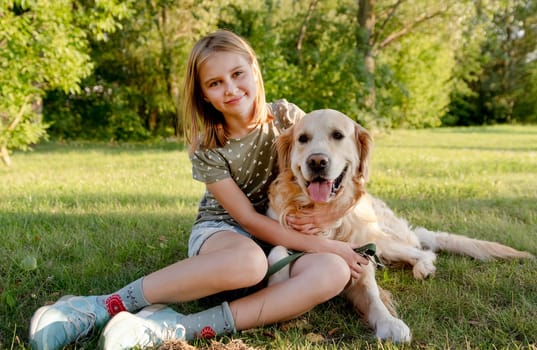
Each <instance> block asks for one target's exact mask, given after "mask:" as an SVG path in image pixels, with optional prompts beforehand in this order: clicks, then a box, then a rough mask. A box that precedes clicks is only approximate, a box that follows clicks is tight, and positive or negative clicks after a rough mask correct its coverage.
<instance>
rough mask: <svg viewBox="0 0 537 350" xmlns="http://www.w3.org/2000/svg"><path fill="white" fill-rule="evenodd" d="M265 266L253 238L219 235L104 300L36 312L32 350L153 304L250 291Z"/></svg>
mask: <svg viewBox="0 0 537 350" xmlns="http://www.w3.org/2000/svg"><path fill="white" fill-rule="evenodd" d="M266 270H267V262H266V258H265V255H264V253H263V251H262V249H261V248H260V247H259V246H258V245H257V244H256V243H255V242H253V241H252V240H251V239H250V238H247V237H245V236H242V235H239V234H236V233H233V232H219V233H216V234H214V235H213V236H211V238H209V239H208V240H207V241H206V243H205V244H204V246H203V249H202V251H201V252H200V255H198V256H196V257H193V258H189V259H185V260H183V261H179V262H177V263H175V264H173V265H170V266H168V267H165V268H163V269H161V270H159V271H157V272H154V273H152V274H150V275H148V276H147V277H145V278H143V279H139V280H136V281H134V282H132V283H131V284H129V285H127V286H125V287H123V288H121V289H120V290H118V291H117V292H115V293H113V294H110V295H103V296H88V297H69V298H62V299H60V300H59V301H58V302H56V303H55V304H53V305H49V306H44V307H42V308H40V309H39V310H37V311H36V313H35V314H34V316H33V317H32V321H31V324H30V343H31V346H32V347H33V348H34V349H59V348H62V347H63V346H65V345H67V344H69V343H72V342H74V341H76V340H78V339H80V338H82V337H84V336H85V335H87V334H89V333H90V331H91V330H92V329H94V328H101V327H103V326H104V325H105V324H106V323H107V322H108V320H109V319H110V318H111V317H112V316H114V315H115V314H116V313H118V312H120V311H123V310H126V311H130V312H134V311H137V310H138V309H140V308H142V307H144V306H146V305H149V304H153V303H170V302H181V301H189V300H194V299H198V298H201V297H204V296H207V295H211V294H214V293H217V292H221V291H224V290H230V289H236V288H242V287H249V286H252V285H254V284H256V283H258V282H259V281H261V279H262V278H263V276H264V274H265V272H266Z"/></svg>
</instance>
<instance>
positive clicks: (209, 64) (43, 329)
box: [30, 30, 368, 349]
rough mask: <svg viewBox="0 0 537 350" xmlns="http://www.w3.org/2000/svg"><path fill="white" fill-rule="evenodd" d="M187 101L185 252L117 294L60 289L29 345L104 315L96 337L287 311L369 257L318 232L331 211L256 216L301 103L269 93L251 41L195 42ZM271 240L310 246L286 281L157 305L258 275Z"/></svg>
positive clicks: (263, 318) (161, 332) (328, 289)
mask: <svg viewBox="0 0 537 350" xmlns="http://www.w3.org/2000/svg"><path fill="white" fill-rule="evenodd" d="M183 112H184V113H183V116H184V118H185V134H186V136H187V140H189V142H190V144H191V146H190V150H189V154H190V159H191V161H192V171H193V176H194V178H195V179H196V180H199V181H202V182H204V183H205V184H206V191H205V193H204V195H203V198H202V200H201V202H200V205H199V211H198V216H197V218H196V221H195V223H194V226H193V228H192V233H191V236H190V240H189V258H188V259H185V260H182V261H179V262H177V263H175V264H172V265H170V266H168V267H165V268H163V269H161V270H159V271H156V272H154V273H152V274H150V275H148V276H145V277H143V278H140V279H138V280H136V281H134V282H132V283H131V284H129V285H127V286H125V287H123V288H122V289H120V290H119V291H117V292H115V293H113V294H109V295H102V296H88V297H64V298H62V299H60V300H59V301H58V302H56V303H55V304H53V305H50V306H44V307H42V308H40V309H39V310H37V311H36V313H35V314H34V316H33V318H32V321H31V326H30V342H31V345H32V347H33V348H35V349H58V348H61V347H63V346H64V345H66V344H69V343H71V342H74V341H76V340H78V339H79V338H81V337H83V336H85V335H87V334H88V333H89V332H90V331H91V330H92V329H94V328H101V327H103V326H104V325H105V324H106V323H108V324H107V325H106V327H105V329H104V330H103V332H102V334H101V339H100V344H101V346H102V348H104V349H123V348H130V347H134V346H142V347H143V346H153V345H157V344H160V343H162V342H163V341H165V340H169V339H186V340H192V339H194V338H196V337H213V336H215V335H218V334H223V333H232V332H235V331H236V330H244V329H249V328H252V327H258V326H263V325H268V324H271V323H275V322H279V321H284V320H288V319H291V318H294V317H297V316H299V315H301V314H303V313H305V312H306V311H308V310H310V309H311V308H312V307H314V306H315V305H318V304H320V303H322V302H324V301H326V300H328V299H330V298H332V297H334V296H336V295H338V294H339V293H340V292H341V291H342V290H343V288H344V287H345V286H346V284H347V283H348V282H349V279H350V278H351V277H358V276H359V274H360V272H361V268H360V264H367V263H368V260H367V259H365V258H363V257H361V256H360V255H359V254H357V253H355V252H354V251H353V248H354V247H352V246H351V245H349V244H348V243H344V242H339V241H333V240H328V239H326V238H322V237H318V236H315V235H314V233H316V232H318V231H319V230H321V229H322V227H323V225H327V224H329V223H331V222H333V221H335V214H331V213H326V214H325V215H326V217H318V216H317V217H308V216H304V217H301V218H298V217H291V218H288V221H289V224H290V226H291V227H292V228H293V229H285V228H283V227H282V226H281V225H280V224H279V223H278V222H277V221H275V220H273V219H271V218H269V217H267V216H265V215H264V213H265V210H266V209H267V204H268V203H267V202H268V199H267V191H268V187H269V185H270V182H271V181H272V180H273V179H274V178H275V176H276V172H277V169H276V155H275V151H274V149H273V147H272V144H273V142H274V140H275V138H276V137H277V136H278V135H279V134H280V131H281V130H283V129H284V128H285V127H287V126H289V125H291V124H292V123H293V122H294V121H296V120H297V119H298V118H300V117H301V116H302V115H303V114H304V112H302V111H301V110H300V109H299V108H297V107H296V106H294V105H293V104H290V103H287V102H286V101H279V102H275V103H272V104H266V102H265V93H264V87H263V79H262V77H261V72H260V69H259V66H258V62H257V59H256V56H255V54H254V52H253V50H252V48H251V47H250V46H249V45H248V43H247V42H245V41H244V40H243V39H242V38H240V37H239V36H237V35H235V34H233V33H232V32H229V31H225V30H219V31H217V32H214V33H212V34H209V35H207V36H206V37H204V38H202V39H201V40H200V41H199V42H198V43H196V45H195V46H194V48H193V49H192V52H191V54H190V58H189V60H188V64H187V74H186V81H185V86H184V108H183ZM303 233H308V234H303ZM276 244H281V245H284V246H286V247H288V248H290V249H294V250H299V251H306V252H310V253H311V254H306V255H304V256H302V257H301V258H299V259H297V260H296V261H295V262H294V263H293V264H292V266H291V273H290V276H291V278H290V279H288V280H287V281H284V282H281V283H277V284H273V285H271V286H269V287H264V288H261V289H259V290H258V291H256V292H254V293H252V294H249V295H247V296H245V297H242V298H239V299H236V300H234V301H231V302H230V303H227V302H224V303H223V304H221V305H218V306H216V307H214V308H211V309H208V310H205V311H202V312H199V313H197V314H192V315H182V314H179V313H176V312H175V311H173V310H172V309H171V308H168V307H166V306H165V305H161V304H156V303H163V304H169V303H179V302H185V301H191V300H195V299H199V298H202V297H205V296H209V295H212V294H215V293H219V292H222V291H229V290H235V289H240V288H247V287H252V286H255V285H258V284H259V283H260V282H261V281H262V280H263V278H264V277H265V274H266V272H267V258H266V254H265V251H264V250H263V246H264V245H276ZM140 309H141V311H140V312H138V313H137V314H133V313H132V312H135V311H139V310H140ZM112 317H113V318H112ZM111 318H112V319H111ZM110 319H111V321H110V322H108V321H109V320H110Z"/></svg>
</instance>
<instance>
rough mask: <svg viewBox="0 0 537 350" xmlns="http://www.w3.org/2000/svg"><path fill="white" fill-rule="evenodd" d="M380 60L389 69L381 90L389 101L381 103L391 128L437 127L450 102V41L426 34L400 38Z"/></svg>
mask: <svg viewBox="0 0 537 350" xmlns="http://www.w3.org/2000/svg"><path fill="white" fill-rule="evenodd" d="M382 57H383V58H382V60H381V62H382V63H383V64H385V65H386V66H388V67H390V69H391V70H392V74H393V75H392V77H391V79H392V81H393V82H394V83H393V84H392V85H391V86H390V85H388V86H386V87H385V88H384V89H382V91H381V93H382V96H385V98H389V99H390V100H391V101H390V104H386V105H380V106H379V108H380V109H381V113H384V114H385V115H388V116H389V120H390V122H391V125H392V127H413V128H423V127H437V126H439V125H440V124H441V118H442V116H443V115H444V113H445V111H446V109H447V106H448V104H449V102H450V96H449V94H450V91H451V82H450V76H451V72H452V70H453V67H454V64H455V62H454V57H453V51H452V49H451V46H450V45H449V41H447V42H446V41H443V40H441V38H438V37H431V36H430V35H426V34H417V35H412V36H408V37H406V38H404V39H402V40H401V41H400V43H399V45H397V49H395V50H393V49H389V50H387V51H386V52H385V53H384V54H383V56H382Z"/></svg>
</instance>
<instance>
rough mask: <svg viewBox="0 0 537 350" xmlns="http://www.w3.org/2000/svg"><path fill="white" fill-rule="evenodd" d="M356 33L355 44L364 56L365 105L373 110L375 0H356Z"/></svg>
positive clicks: (374, 98)
mask: <svg viewBox="0 0 537 350" xmlns="http://www.w3.org/2000/svg"><path fill="white" fill-rule="evenodd" d="M358 24H359V28H358V34H357V37H356V41H357V42H356V44H357V48H358V51H359V52H360V53H361V54H362V56H363V58H364V67H365V72H366V77H365V86H366V89H367V91H366V96H365V98H364V103H365V106H366V107H367V108H368V109H370V110H373V109H374V108H375V100H376V91H375V55H374V52H373V42H372V41H373V33H374V30H375V0H358Z"/></svg>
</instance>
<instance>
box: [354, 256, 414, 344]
mask: <svg viewBox="0 0 537 350" xmlns="http://www.w3.org/2000/svg"><path fill="white" fill-rule="evenodd" d="M344 294H345V296H346V297H347V298H348V299H349V300H350V302H351V303H352V304H353V306H354V307H355V308H356V310H357V311H358V312H359V313H361V314H362V315H363V316H364V317H365V318H366V320H367V322H368V323H369V325H370V327H372V328H373V329H374V330H375V335H376V336H377V338H380V339H382V340H392V341H393V342H396V343H403V342H409V341H410V339H411V335H410V329H409V328H408V326H407V325H406V324H405V323H404V322H403V321H402V320H400V319H398V318H397V317H395V316H394V315H395V309H394V307H393V304H392V301H391V298H390V296H389V293H387V292H385V291H382V290H381V289H380V288H379V286H378V285H377V281H376V280H375V268H374V266H373V264H368V265H366V266H364V268H363V272H362V277H361V278H360V279H359V280H353V281H352V282H351V284H350V285H349V286H348V287H347V288H346V289H345V291H344Z"/></svg>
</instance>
